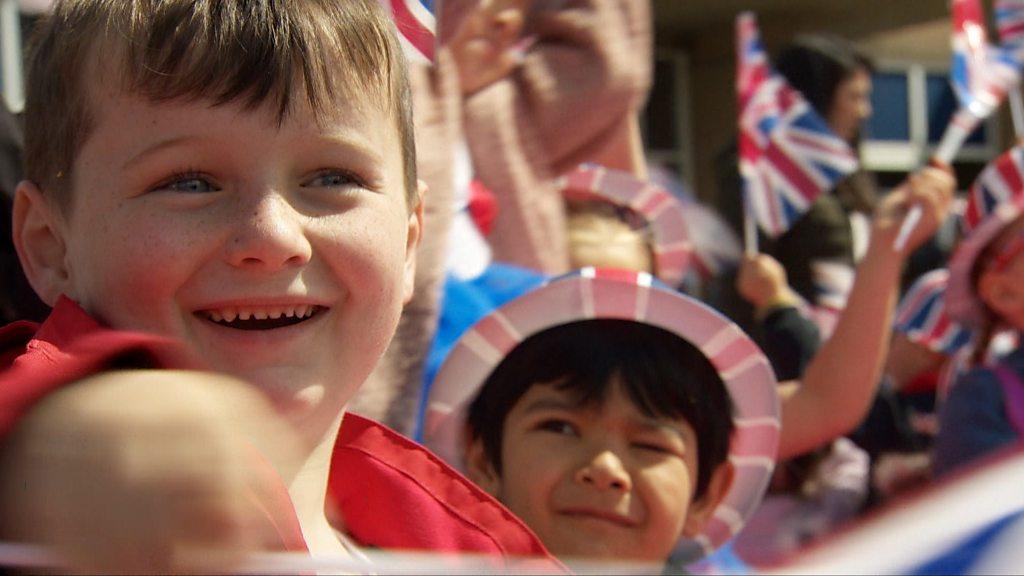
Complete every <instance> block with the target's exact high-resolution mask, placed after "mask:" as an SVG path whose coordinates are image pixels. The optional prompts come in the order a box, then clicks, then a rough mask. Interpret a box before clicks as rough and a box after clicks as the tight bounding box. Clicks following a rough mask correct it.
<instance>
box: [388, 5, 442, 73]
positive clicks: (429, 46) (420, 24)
mask: <svg viewBox="0 0 1024 576" xmlns="http://www.w3.org/2000/svg"><path fill="white" fill-rule="evenodd" d="M380 1H381V3H382V4H384V5H385V6H386V7H387V8H388V9H389V10H390V11H391V18H392V19H393V20H394V22H395V27H396V28H397V29H398V40H399V42H401V44H402V48H403V49H404V50H405V55H406V57H407V58H409V60H410V61H418V62H433V61H434V50H435V49H436V43H437V20H436V18H435V17H434V15H435V14H436V11H435V10H434V6H435V4H438V3H439V2H440V1H441V0H380Z"/></svg>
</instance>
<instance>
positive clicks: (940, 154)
mask: <svg viewBox="0 0 1024 576" xmlns="http://www.w3.org/2000/svg"><path fill="white" fill-rule="evenodd" d="M979 121H980V119H979V118H978V117H977V116H975V115H973V114H971V113H970V112H968V111H967V110H965V109H960V110H957V112H956V114H954V115H953V119H952V121H951V122H950V123H949V126H947V127H946V131H945V132H944V133H943V134H942V140H941V141H940V142H939V147H938V148H936V149H935V153H934V154H933V155H932V158H933V159H935V160H937V161H939V162H941V163H943V164H952V162H953V158H955V157H956V153H957V152H959V151H960V147H961V146H963V145H964V142H965V141H966V140H967V137H968V136H970V135H971V132H973V131H974V128H975V127H976V126H977V125H978V122H979ZM922 216H923V214H922V212H921V207H920V206H917V205H914V206H913V207H912V208H911V209H910V212H908V213H907V215H906V217H904V218H903V223H902V224H900V230H899V232H898V233H897V234H896V241H895V242H893V245H892V247H893V249H894V250H896V251H897V252H899V251H901V250H903V248H904V247H906V245H907V240H909V239H910V234H911V233H912V232H913V231H914V228H916V227H917V223H918V222H920V221H921V217H922Z"/></svg>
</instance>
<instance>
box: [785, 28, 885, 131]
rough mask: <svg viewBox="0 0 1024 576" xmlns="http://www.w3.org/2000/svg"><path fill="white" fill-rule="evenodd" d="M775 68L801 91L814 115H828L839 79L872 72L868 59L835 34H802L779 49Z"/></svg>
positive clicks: (871, 65)
mask: <svg viewBox="0 0 1024 576" xmlns="http://www.w3.org/2000/svg"><path fill="white" fill-rule="evenodd" d="M775 68H776V70H778V71H779V74H782V75H783V76H784V77H785V78H786V80H787V81H789V83H790V84H791V85H792V86H793V87H794V88H796V89H797V90H799V91H800V93H801V94H803V96H804V98H806V99H807V101H808V102H810V104H811V106H813V107H814V109H815V111H817V112H818V114H821V115H822V116H824V117H827V116H828V113H829V110H830V109H831V107H832V103H833V101H834V100H835V96H836V92H837V91H838V89H839V85H840V84H842V83H843V81H845V80H847V79H849V78H850V77H851V76H853V75H854V73H856V72H857V71H858V70H863V71H865V72H867V73H869V74H870V73H871V72H873V71H874V65H873V64H872V62H871V60H869V59H868V58H867V57H866V56H864V55H863V54H862V53H860V52H859V51H858V50H857V49H856V48H855V47H854V46H853V44H851V43H850V42H848V41H847V40H845V39H843V38H840V37H838V36H831V35H822V34H806V35H802V36H799V37H797V39H796V40H795V41H794V42H793V43H792V44H790V45H789V46H787V47H786V48H784V49H783V50H782V51H781V52H779V54H778V56H776V58H775Z"/></svg>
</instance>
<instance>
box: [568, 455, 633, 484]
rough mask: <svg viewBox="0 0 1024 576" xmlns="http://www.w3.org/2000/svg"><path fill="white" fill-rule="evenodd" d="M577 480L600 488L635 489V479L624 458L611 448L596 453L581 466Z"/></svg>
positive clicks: (577, 472)
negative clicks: (623, 460)
mask: <svg viewBox="0 0 1024 576" xmlns="http://www.w3.org/2000/svg"><path fill="white" fill-rule="evenodd" d="M575 480H576V482H578V483H580V484H585V485H588V486H591V487H593V488H597V489H598V490H617V491H621V492H628V491H630V490H632V489H633V481H632V479H631V478H630V475H629V472H627V471H626V467H625V466H624V465H623V463H622V460H620V459H619V457H618V456H617V455H615V453H614V452H612V451H610V450H605V451H603V452H601V453H599V454H596V455H595V456H594V457H593V458H592V459H591V460H590V461H588V462H586V463H585V464H584V465H583V466H581V467H580V469H579V470H577V471H576V475H575Z"/></svg>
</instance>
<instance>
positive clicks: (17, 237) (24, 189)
mask: <svg viewBox="0 0 1024 576" xmlns="http://www.w3.org/2000/svg"><path fill="white" fill-rule="evenodd" d="M59 210H60V209H59V208H58V207H56V206H53V205H52V204H51V203H50V202H49V201H48V200H47V199H46V197H45V196H44V195H43V191H42V190H40V189H39V187H38V186H36V184H35V183H33V182H30V181H28V180H22V181H21V182H19V183H18V187H17V188H16V189H15V194H14V211H13V212H14V214H13V217H12V229H13V239H14V247H15V249H16V250H17V251H18V259H19V260H20V261H21V267H22V269H23V270H24V271H25V277H26V278H28V281H29V283H30V284H31V285H32V289H33V290H35V291H36V294H38V295H39V298H40V299H41V300H42V301H43V302H46V303H47V304H48V305H49V306H51V307H52V306H53V305H55V304H56V303H57V298H59V297H60V295H61V294H63V293H64V292H66V289H67V283H68V276H69V275H68V272H69V271H68V267H67V260H66V258H65V256H66V255H67V249H66V245H65V242H64V234H63V231H62V230H63V228H62V224H63V216H62V215H61V214H60V213H59Z"/></svg>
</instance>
